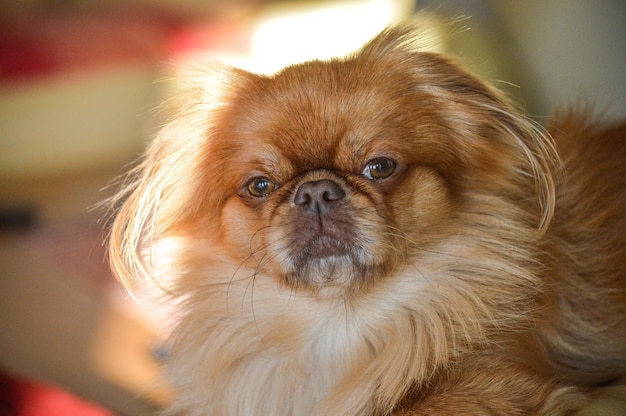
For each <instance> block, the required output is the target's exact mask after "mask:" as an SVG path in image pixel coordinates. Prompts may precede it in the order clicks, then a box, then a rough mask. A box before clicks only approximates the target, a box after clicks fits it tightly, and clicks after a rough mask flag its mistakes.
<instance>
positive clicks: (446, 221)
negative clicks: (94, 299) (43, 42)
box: [110, 28, 626, 416]
mask: <svg viewBox="0 0 626 416" xmlns="http://www.w3.org/2000/svg"><path fill="white" fill-rule="evenodd" d="M415 39H416V35H415V33H414V32H413V31H412V30H409V29H402V28H394V29H389V30H387V31H385V32H383V33H382V34H380V35H379V36H378V37H376V38H375V39H373V40H372V41H371V42H370V43H369V44H367V45H366V46H365V47H364V48H363V49H362V50H361V51H359V52H358V53H356V54H355V55H353V56H351V57H348V58H346V59H337V60H331V61H328V62H319V61H314V62H308V63H304V64H301V65H297V66H293V67H288V68H285V69H284V70H283V71H281V72H279V73H278V74H276V75H273V76H260V75H253V74H250V73H246V72H244V71H240V70H236V69H232V68H224V67H220V66H219V65H216V64H214V63H211V65H210V66H209V65H207V66H197V67H196V68H195V69H192V70H191V71H190V72H189V73H187V74H186V76H185V79H186V81H188V83H187V90H186V92H185V93H184V95H183V98H182V100H181V101H180V103H181V104H180V108H179V111H178V112H177V115H176V116H175V117H174V118H173V119H172V120H171V121H170V122H169V123H168V124H167V125H166V126H165V127H164V128H163V129H162V131H161V132H160V134H159V135H158V137H157V138H156V139H155V141H154V142H153V143H152V144H151V146H150V148H149V150H148V152H147V154H146V156H145V158H144V159H143V160H142V162H141V164H140V165H139V166H138V167H137V169H136V170H135V171H134V172H133V173H132V174H131V176H130V178H131V180H130V181H129V182H128V184H127V186H126V187H125V188H124V189H123V190H122V191H121V193H120V195H119V200H122V201H124V202H123V205H122V206H121V208H120V209H119V212H118V216H117V218H116V220H115V222H114V224H113V226H112V231H111V238H110V259H111V264H112V267H113V270H114V271H115V272H116V274H117V276H119V279H120V280H121V282H122V283H124V284H125V285H126V286H127V287H128V288H129V289H131V290H133V291H138V292H143V291H146V290H149V287H150V286H157V287H159V288H160V289H162V292H163V300H164V301H165V302H166V303H167V304H169V305H174V306H175V311H176V313H175V315H173V324H174V325H173V330H172V333H171V334H170V335H169V340H168V342H169V346H170V348H171V358H170V360H169V362H168V373H167V374H168V376H169V378H170V380H171V383H172V386H173V389H174V390H175V391H176V393H177V399H176V400H175V402H174V403H173V406H172V407H171V409H169V413H168V414H181V415H189V416H200V415H202V416H207V415H276V416H279V415H283V416H286V415H294V416H297V415H390V414H392V415H411V416H416V415H461V414H462V415H493V414H506V415H562V414H567V413H569V412H571V411H573V410H575V409H578V408H580V407H581V406H583V405H584V404H585V402H586V400H587V399H588V397H589V394H588V393H589V391H590V390H589V389H590V388H592V387H594V386H597V385H600V384H602V383H607V382H610V381H611V380H613V379H615V378H617V377H620V376H623V375H624V374H626V275H625V270H626V250H624V247H626V216H625V215H624V212H625V210H626V192H625V190H626V189H625V188H626V163H625V162H626V139H625V133H626V128H624V126H619V125H612V126H609V125H604V124H602V123H597V122H595V121H592V120H591V118H590V117H588V116H586V115H585V113H584V112H583V111H579V112H576V111H572V112H563V113H561V114H560V115H556V116H555V118H554V119H553V121H552V123H551V125H550V127H549V131H550V133H551V136H552V138H553V139H554V141H553V140H552V138H551V137H550V135H548V134H547V133H546V132H544V131H543V130H542V129H540V128H539V127H537V126H535V125H534V124H533V123H532V122H530V121H528V120H527V119H526V118H524V117H523V116H521V115H520V114H519V113H518V112H517V111H516V110H515V109H514V108H513V106H512V105H511V104H510V103H509V101H508V100H507V99H506V98H505V97H504V96H503V95H502V94H501V93H499V92H498V91H496V90H495V89H494V88H492V87H491V86H489V85H488V84H486V83H485V82H483V81H481V80H479V79H477V78H476V77H475V76H473V75H472V74H470V73H469V72H468V71H467V70H465V69H463V68H462V67H461V66H459V65H457V64H456V63H455V62H454V61H453V60H451V59H450V58H448V57H444V56H440V55H437V54H432V53H426V52H420V50H419V49H418V48H416V46H415ZM559 155H560V158H559ZM561 160H562V161H563V164H561Z"/></svg>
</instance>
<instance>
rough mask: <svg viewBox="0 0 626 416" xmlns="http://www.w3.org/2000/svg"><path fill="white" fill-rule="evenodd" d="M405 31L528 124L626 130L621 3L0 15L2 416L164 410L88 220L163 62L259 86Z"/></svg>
mask: <svg viewBox="0 0 626 416" xmlns="http://www.w3.org/2000/svg"><path fill="white" fill-rule="evenodd" d="M409 20H411V21H415V20H416V21H418V22H419V23H420V25H421V26H422V27H423V28H424V32H425V36H426V37H427V38H428V39H430V40H432V42H431V43H429V47H430V48H433V49H435V50H438V51H441V52H449V53H454V54H457V55H460V56H461V57H462V58H463V60H464V61H465V62H466V63H467V64H468V65H469V66H470V67H471V68H473V69H474V70H475V71H476V72H477V73H479V74H480V75H481V76H483V77H484V78H486V79H488V80H491V81H492V82H493V83H494V84H495V85H496V86H498V87H499V88H501V89H503V90H505V91H506V92H507V93H508V94H509V95H511V96H512V97H513V98H514V99H515V100H516V101H517V102H518V103H519V104H520V105H521V106H522V107H523V108H525V109H526V111H527V112H528V114H529V115H530V116H532V117H533V118H535V119H536V120H537V121H539V122H542V121H544V120H545V118H546V116H547V115H548V113H549V112H550V110H551V108H553V107H554V106H558V105H562V104H566V103H567V102H570V101H572V100H579V101H580V100H583V101H588V102H591V103H595V108H596V110H597V112H598V113H600V114H603V115H604V116H605V117H606V118H609V119H616V118H622V117H624V116H625V115H626V82H624V81H625V80H624V68H625V67H626V2H623V1H622V0H596V1H593V2H591V1H586V0H525V1H505V0H491V1H489V0H482V1H479V0H465V1H462V0H449V1H446V0H439V1H431V0H429V1H424V0H419V1H415V0H413V1H411V0H341V1H340V0H338V1H310V0H273V1H272V0H21V1H14V0H0V374H1V376H0V414H2V415H4V414H21V413H19V411H18V410H17V408H18V407H19V404H16V403H17V402H18V401H19V400H17V399H18V398H20V397H21V398H23V399H24V400H22V402H24V403H25V402H29V403H31V404H32V403H35V402H42V403H43V402H45V400H48V402H46V403H48V404H47V405H48V406H56V408H57V409H59V408H61V407H62V406H66V407H65V408H63V410H62V411H60V412H58V413H54V412H53V411H42V412H39V413H32V414H46V415H55V414H59V415H60V414H63V415H72V414H81V415H87V414H94V415H96V414H102V415H105V414H118V415H140V414H149V412H151V411H153V410H154V409H156V408H158V407H159V406H161V405H162V404H163V403H166V402H167V400H168V394H167V390H166V389H158V388H157V389H156V390H155V389H153V388H152V387H154V386H155V385H157V384H158V381H156V380H157V379H158V375H159V363H158V359H157V358H158V349H157V347H158V322H155V319H154V317H152V316H150V314H149V313H147V312H146V311H145V310H142V309H141V308H138V307H137V306H135V305H134V303H133V302H132V301H131V300H130V299H129V297H128V296H127V295H126V294H125V293H124V292H123V291H122V290H120V289H119V288H118V287H117V286H116V284H115V283H114V281H113V279H112V277H111V276H110V273H109V271H108V269H107V266H106V264H105V262H104V258H105V251H104V248H103V246H102V241H103V228H104V222H103V221H100V219H101V218H103V217H105V213H104V212H103V211H102V210H98V209H95V208H94V207H95V205H96V204H97V203H98V201H101V200H103V199H105V198H106V197H107V196H109V195H110V194H111V193H112V192H113V191H114V190H115V186H108V185H109V184H111V183H112V182H113V180H114V178H116V177H118V176H119V175H120V174H121V173H122V172H123V170H124V167H125V166H126V165H127V164H128V163H129V162H131V161H132V160H133V159H135V158H136V157H137V156H138V155H139V154H140V153H141V152H142V150H143V149H144V148H145V146H146V144H147V143H148V142H149V140H150V138H151V137H152V136H153V133H154V131H155V130H156V129H157V128H158V124H159V120H158V117H157V116H155V112H154V111H153V109H154V108H155V107H156V106H157V105H158V104H159V103H160V102H162V101H163V100H164V99H166V98H167V96H168V94H169V93H170V92H171V90H172V85H171V82H169V81H168V77H171V75H172V71H171V68H172V67H173V66H175V65H176V63H177V62H180V61H181V60H183V59H185V57H187V56H189V55H190V54H191V55H193V54H198V53H202V54H210V55H213V56H214V57H215V58H216V59H219V60H222V61H225V62H227V63H229V64H232V65H236V66H240V67H243V68H245V69H248V70H251V71H256V72H263V73H271V72H274V71H276V70H278V69H279V68H280V67H282V66H284V65H288V64H290V63H295V62H299V61H302V60H306V59H311V58H328V57H332V56H342V55H345V54H346V53H349V52H351V51H354V50H356V49H357V48H358V47H359V46H360V45H362V44H363V43H364V42H366V41H367V40H368V39H369V38H371V37H372V36H374V35H375V34H376V33H377V32H379V31H380V30H381V29H383V28H384V27H385V26H388V25H389V24H392V23H396V22H402V21H409ZM452 22H454V24H453V25H452V26H450V23H452ZM33 381H36V382H37V384H33ZM33 397H37V398H38V399H37V400H34V399H33ZM50 397H52V398H53V399H50ZM46 398H47V399H46ZM83 400H84V401H87V402H89V403H91V405H85V403H84V402H82V401H83ZM79 401H80V402H79ZM50 403H52V404H50ZM45 405H46V404H45V403H44V404H42V406H45ZM81 406H83V407H81ZM84 406H89V409H90V410H89V411H92V412H94V413H89V411H88V410H86V409H87V408H86V407H84ZM7 409H13V410H7ZM70 409H72V410H70ZM76 409H80V410H76ZM103 409H107V410H103ZM3 412H4V413H3ZM11 412H12V413H11ZM98 412H100V413H98ZM24 414H26V413H24ZM29 414H31V413H29Z"/></svg>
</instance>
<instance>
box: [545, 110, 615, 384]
mask: <svg viewBox="0 0 626 416" xmlns="http://www.w3.org/2000/svg"><path fill="white" fill-rule="evenodd" d="M549 131H550V134H551V135H552V136H553V138H554V139H555V141H556V145H557V148H558V151H559V154H560V155H561V158H562V161H563V164H564V169H563V172H562V173H561V174H560V175H557V178H556V208H555V216H554V219H553V222H552V224H551V227H550V228H549V231H548V234H547V236H546V237H547V238H546V246H547V247H549V249H548V250H546V253H548V256H546V259H545V261H546V265H547V266H548V267H547V268H546V279H547V280H548V282H549V283H550V284H552V286H551V288H552V290H550V291H549V292H548V293H549V295H548V296H552V298H551V299H550V301H549V302H548V304H551V307H547V308H546V314H547V316H545V320H543V319H541V320H540V321H539V324H540V325H541V324H542V321H545V322H546V324H545V325H546V326H545V327H541V326H540V327H539V328H541V329H540V334H541V337H542V339H543V341H544V343H545V344H546V345H547V347H548V348H547V349H548V355H549V357H550V359H551V361H552V362H553V364H554V366H555V367H556V368H557V369H558V370H559V372H560V373H563V374H565V375H567V376H568V377H572V379H573V380H572V381H574V382H576V383H584V384H598V383H604V382H608V381H610V380H611V379H612V378H615V377H620V376H624V375H625V374H626V124H610V125H607V124H603V123H599V122H594V121H592V119H591V118H590V117H588V116H585V115H584V114H583V112H576V111H570V112H566V113H562V114H557V115H556V116H555V118H554V119H553V121H552V122H551V124H550V126H549ZM549 287H550V286H549ZM547 322H550V324H547Z"/></svg>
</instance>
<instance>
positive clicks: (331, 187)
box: [293, 179, 346, 214]
mask: <svg viewBox="0 0 626 416" xmlns="http://www.w3.org/2000/svg"><path fill="white" fill-rule="evenodd" d="M345 196H346V193H345V192H344V191H343V189H341V186H339V184H338V183H337V182H334V181H332V180H330V179H322V180H319V181H310V182H305V183H303V184H302V185H300V187H299V188H298V190H297V191H296V195H295V196H294V198H293V202H294V203H295V204H296V205H298V206H301V207H303V208H305V209H306V210H307V211H309V212H311V213H314V214H326V213H327V212H328V211H329V210H330V209H331V207H332V204H333V202H335V201H339V200H341V199H343V198H344V197H345Z"/></svg>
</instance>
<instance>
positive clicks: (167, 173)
mask: <svg viewBox="0 0 626 416" xmlns="http://www.w3.org/2000/svg"><path fill="white" fill-rule="evenodd" d="M238 74H240V72H238V71H237V70H234V69H231V68H227V67H224V66H221V65H219V64H217V63H216V62H213V61H210V60H194V61H193V62H190V63H189V64H188V65H186V66H184V68H183V69H182V71H181V72H180V74H178V76H177V77H176V78H175V80H183V82H182V83H181V87H182V88H179V89H180V92H179V94H177V96H176V97H174V99H173V100H171V101H169V102H168V103H167V105H168V107H171V108H173V109H174V114H173V117H172V118H171V120H170V121H169V122H167V123H166V124H165V126H164V127H163V128H162V129H161V130H160V132H159V134H158V136H157V137H156V138H155V139H154V141H153V142H152V143H151V144H150V146H149V147H148V150H147V152H146V154H145V155H144V156H143V158H142V159H141V161H140V163H139V164H138V165H137V166H136V167H135V168H134V169H133V170H131V172H130V173H129V174H128V176H127V178H126V180H125V181H124V183H123V186H122V189H121V190H120V192H119V193H118V194H117V195H116V196H115V197H114V198H113V199H112V201H110V203H111V204H112V205H117V204H120V203H122V205H121V208H120V210H119V212H118V213H117V217H116V219H115V221H114V223H113V225H112V228H111V232H110V238H109V262H110V264H111V267H112V269H113V272H114V273H115V275H116V276H117V277H118V279H119V280H120V281H121V283H122V284H123V285H124V286H126V287H127V288H128V289H130V290H134V289H137V290H139V289H140V287H143V283H145V282H146V280H151V281H152V283H153V284H156V285H157V286H161V287H162V288H163V289H166V287H163V286H166V285H165V282H160V281H155V278H154V274H153V273H152V272H151V265H152V262H153V255H152V254H153V252H152V251H153V250H154V249H155V246H156V243H157V242H158V241H159V240H160V238H162V237H163V236H166V235H168V233H169V232H171V230H173V229H176V228H177V227H179V226H181V225H182V224H185V223H187V222H188V221H190V220H191V219H192V218H194V216H195V215H197V214H198V212H199V209H200V206H201V203H202V201H203V195H199V194H198V193H199V192H202V190H200V189H196V187H195V185H196V184H197V183H198V182H197V181H195V180H194V176H198V177H200V176H201V175H202V172H203V169H204V168H203V166H201V162H202V160H201V158H200V157H198V154H199V153H201V152H202V151H203V149H205V148H206V145H207V143H208V142H209V140H210V135H211V124H212V120H213V118H214V115H215V113H216V112H217V111H219V109H220V108H221V107H222V106H223V105H224V102H226V101H227V100H226V97H227V96H228V95H229V94H230V92H231V91H232V89H233V88H234V85H235V84H236V79H237V77H238Z"/></svg>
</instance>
